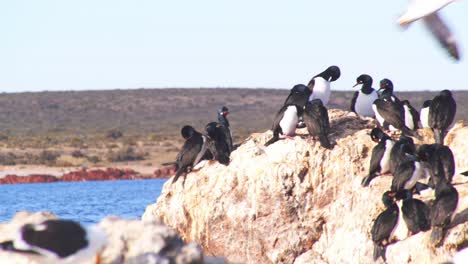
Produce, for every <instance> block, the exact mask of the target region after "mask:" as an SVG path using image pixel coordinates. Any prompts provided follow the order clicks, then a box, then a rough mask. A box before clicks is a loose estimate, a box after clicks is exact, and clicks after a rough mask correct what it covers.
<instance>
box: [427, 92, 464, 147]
mask: <svg viewBox="0 0 468 264" xmlns="http://www.w3.org/2000/svg"><path fill="white" fill-rule="evenodd" d="M456 113H457V103H456V102H455V99H453V97H452V93H451V92H450V91H449V90H443V91H441V92H440V94H439V95H437V96H436V97H434V99H432V102H431V105H430V106H429V127H430V128H431V129H432V132H433V133H434V139H435V142H436V143H439V144H444V138H445V136H446V135H447V130H448V128H449V127H450V126H451V125H452V123H453V120H454V119H455V114H456Z"/></svg>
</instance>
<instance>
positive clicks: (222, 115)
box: [218, 106, 234, 151]
mask: <svg viewBox="0 0 468 264" xmlns="http://www.w3.org/2000/svg"><path fill="white" fill-rule="evenodd" d="M228 114H229V109H228V108H227V107H226V106H223V107H221V109H219V110H218V122H219V123H220V124H221V125H222V126H223V127H224V130H225V131H224V132H225V134H226V136H225V137H226V141H227V143H228V147H229V151H232V150H233V148H234V145H233V143H232V130H231V126H230V125H229V120H228V119H227V115H228Z"/></svg>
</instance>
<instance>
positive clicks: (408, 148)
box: [389, 135, 416, 174]
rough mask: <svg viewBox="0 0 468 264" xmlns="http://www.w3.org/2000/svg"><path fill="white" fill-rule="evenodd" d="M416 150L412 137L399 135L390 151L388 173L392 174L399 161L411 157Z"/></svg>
mask: <svg viewBox="0 0 468 264" xmlns="http://www.w3.org/2000/svg"><path fill="white" fill-rule="evenodd" d="M415 152H416V146H415V145H414V141H413V139H412V138H410V137H407V136H404V135H401V136H400V139H398V140H397V141H396V142H395V144H394V145H393V148H392V150H391V151H390V168H389V170H390V173H391V174H394V173H395V170H396V168H397V167H398V165H399V164H400V163H401V162H404V161H405V160H407V158H408V157H412V155H414V154H415Z"/></svg>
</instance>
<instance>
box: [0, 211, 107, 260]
mask: <svg viewBox="0 0 468 264" xmlns="http://www.w3.org/2000/svg"><path fill="white" fill-rule="evenodd" d="M106 243H107V238H106V234H105V233H104V231H102V230H101V229H100V228H99V227H97V226H95V225H93V226H90V227H87V228H85V227H83V226H81V225H80V224H79V223H77V222H74V221H70V220H46V221H44V222H42V223H40V224H26V225H24V226H22V227H21V229H20V230H19V231H18V233H17V235H16V237H15V238H14V239H13V240H10V241H4V242H1V243H0V249H1V250H6V251H11V252H15V253H18V254H24V255H33V256H35V257H37V258H39V259H41V260H42V261H44V263H63V264H65V263H70V264H72V263H81V262H83V261H87V260H90V259H93V258H96V262H97V263H99V262H100V251H102V250H103V248H104V246H105V245H106Z"/></svg>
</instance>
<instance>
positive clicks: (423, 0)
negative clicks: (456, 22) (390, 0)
mask: <svg viewBox="0 0 468 264" xmlns="http://www.w3.org/2000/svg"><path fill="white" fill-rule="evenodd" d="M454 1H455V0H410V3H409V5H408V8H407V9H406V12H405V13H404V14H403V15H401V16H400V17H399V18H398V23H399V24H400V25H401V26H403V27H407V26H409V25H410V24H411V23H413V22H414V21H416V20H419V19H422V20H423V21H424V24H425V25H426V27H427V28H428V30H429V31H430V32H431V33H432V35H433V36H434V37H435V38H437V41H438V42H439V43H440V44H441V45H442V46H443V47H444V48H445V49H446V50H447V51H448V52H449V53H450V56H452V57H453V58H455V60H457V61H458V60H460V53H459V51H458V48H457V42H456V40H455V37H454V35H453V33H452V32H451V31H450V29H449V28H448V26H447V24H446V23H445V22H444V21H443V20H442V18H441V16H440V14H438V13H437V12H438V11H439V10H440V9H442V8H444V7H445V6H447V5H448V4H450V3H452V2H454Z"/></svg>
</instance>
